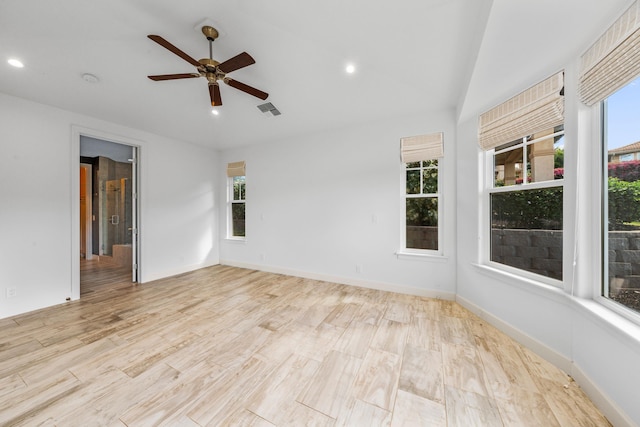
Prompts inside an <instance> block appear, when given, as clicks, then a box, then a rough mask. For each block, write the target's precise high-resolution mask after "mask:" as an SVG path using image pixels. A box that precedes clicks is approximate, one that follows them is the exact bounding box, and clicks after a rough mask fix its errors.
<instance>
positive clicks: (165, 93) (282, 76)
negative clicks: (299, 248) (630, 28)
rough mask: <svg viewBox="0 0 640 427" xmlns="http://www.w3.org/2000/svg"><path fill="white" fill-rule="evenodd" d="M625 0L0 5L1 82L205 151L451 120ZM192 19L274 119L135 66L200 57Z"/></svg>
mask: <svg viewBox="0 0 640 427" xmlns="http://www.w3.org/2000/svg"><path fill="white" fill-rule="evenodd" d="M630 3H631V1H630V0H607V1H606V2H603V1H600V0H588V1H587V0H399V1H396V2H389V1H382V0H305V1H301V0H268V1H267V0H233V1H229V0H227V1H220V0H183V1H181V2H177V1H175V0H92V1H87V0H57V1H42V0H0V52H1V58H0V59H1V60H2V61H1V62H0V92H4V93H7V94H10V95H15V96H18V97H22V98H26V99H30V100H33V101H37V102H41V103H44V104H49V105H53V106H57V107H60V108H63V109H66V110H71V111H75V112H79V113H83V114H86V115H89V116H94V117H98V118H101V119H104V120H107V121H111V122H114V123H118V124H122V125H126V126H131V127H135V128H138V129H143V130H147V131H150V132H153V133H156V134H160V135H164V136H168V137H172V138H176V139H180V140H184V141H189V142H193V143H197V144H201V145H207V146H211V147H214V148H219V149H224V148H229V147H234V146H241V145H248V144H255V143H261V142H268V141H273V140H278V139H283V138H293V137H295V136H298V135H303V134H308V133H313V132H318V131H321V130H325V129H330V128H340V127H345V126H348V125H351V124H353V123H366V122H372V121H376V120H380V119H383V118H386V117H395V116H405V115H410V114H415V113H420V112H424V113H425V114H427V113H428V112H429V111H435V110H438V111H440V110H442V109H449V108H450V109H458V111H459V112H460V114H461V115H462V116H464V115H465V114H470V112H474V111H476V110H477V109H478V108H483V107H486V106H491V105H493V104H494V103H495V102H498V101H499V100H500V99H501V98H504V96H505V94H503V93H499V91H496V90H495V88H496V87H505V91H508V90H511V89H510V87H511V88H512V87H513V86H514V85H516V86H517V85H519V84H520V82H523V84H525V86H524V87H526V83H535V80H534V81H532V82H529V80H531V79H535V78H537V79H539V78H541V73H544V72H546V71H547V69H546V68H549V70H548V71H549V74H550V73H551V72H553V71H556V70H554V69H551V68H553V67H554V66H555V65H554V64H556V63H557V64H559V65H558V66H560V67H561V66H563V64H564V62H562V61H565V62H566V58H568V57H570V56H568V55H574V54H575V52H577V51H579V49H583V48H584V47H585V45H584V43H585V38H588V37H593V31H594V30H596V31H600V29H602V28H603V26H606V25H607V24H608V23H610V22H611V21H612V20H613V19H615V17H616V16H617V15H619V14H620V12H621V11H622V10H623V9H624V7H626V6H627V5H629V4H630ZM549 11H553V12H552V13H550V12H549ZM489 12H490V13H489ZM205 19H210V20H212V21H213V22H215V24H216V25H215V26H216V27H217V28H218V30H220V31H221V33H222V36H221V37H220V38H219V39H218V40H216V42H215V43H214V55H213V56H214V58H215V59H217V60H218V61H220V62H222V61H224V60H226V59H228V58H230V57H232V56H235V55H236V54H238V53H240V52H242V51H247V52H248V53H250V54H251V55H252V56H253V57H254V58H255V60H256V64H254V65H251V66H249V67H246V68H243V69H241V70H237V71H235V72H233V73H231V74H230V77H232V78H234V79H236V80H239V81H241V82H244V83H246V84H249V85H251V86H254V87H256V88H258V89H261V90H263V91H266V92H268V93H269V94H270V96H269V99H268V100H267V101H270V102H272V103H273V104H274V105H275V106H276V107H277V108H278V109H279V110H280V111H281V112H282V115H281V116H277V117H273V116H271V115H270V114H268V113H267V114H264V113H261V112H260V111H259V110H258V109H257V108H256V106H257V105H259V104H261V103H263V102H264V101H261V100H259V99H257V98H254V97H252V96H250V95H247V94H245V93H243V92H240V91H238V90H236V89H234V88H232V87H229V86H226V85H222V87H221V92H222V100H223V106H221V107H219V110H220V115H219V116H213V115H212V114H211V111H210V110H211V108H210V106H209V96H208V92H207V84H206V80H205V79H187V80H175V81H163V82H154V81H151V80H149V79H148V78H147V77H146V76H147V75H150V74H169V73H190V72H194V71H195V68H193V66H192V65H190V64H189V63H187V62H185V61H184V60H182V59H180V58H179V57H177V56H175V55H174V54H172V53H171V52H169V51H168V50H166V49H164V48H162V47H161V46H159V45H158V44H156V43H154V42H153V41H151V40H149V39H148V38H147V37H146V36H147V35H148V34H157V35H160V36H162V37H164V38H165V39H167V40H168V41H169V42H171V43H173V44H174V45H176V46H177V47H178V48H180V49H182V50H183V51H185V52H186V53H187V54H189V55H191V56H192V57H194V58H195V59H199V58H202V57H208V42H207V41H206V39H205V38H204V36H203V35H202V34H201V33H200V29H199V25H198V24H200V23H201V22H202V21H204V20H205ZM487 19H488V21H487ZM487 22H488V26H487ZM534 23H540V25H538V26H536V25H534ZM541 37H542V39H540V38H541ZM541 40H542V43H541V42H540V41H541ZM559 40H561V42H560V43H559V44H558V43H556V45H557V46H556V45H554V44H553V43H554V42H557V41H559ZM519 43H524V44H523V45H521V44H519ZM522 46H524V48H522ZM549 46H554V47H552V48H551V49H550V48H549ZM9 57H17V58H19V59H21V60H22V61H23V62H24V63H25V68H23V69H15V68H12V67H10V66H9V65H8V64H7V63H6V60H7V59H8V58H9ZM350 62H352V63H354V64H355V65H356V67H357V71H356V73H355V74H353V75H347V74H346V73H345V72H344V68H345V66H346V64H347V63H350ZM545 67H546V68H545ZM496 70H497V71H498V72H497V73H496ZM83 73H92V74H95V75H96V76H98V77H99V78H100V82H99V83H94V84H92V83H88V82H86V81H84V80H83V79H82V77H81V76H82V74H83ZM509 85H511V86H510V87H509ZM508 95H512V94H508Z"/></svg>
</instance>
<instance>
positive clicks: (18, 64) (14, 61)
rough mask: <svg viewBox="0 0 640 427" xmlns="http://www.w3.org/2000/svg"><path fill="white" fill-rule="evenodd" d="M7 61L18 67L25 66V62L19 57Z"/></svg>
mask: <svg viewBox="0 0 640 427" xmlns="http://www.w3.org/2000/svg"><path fill="white" fill-rule="evenodd" d="M7 62H8V63H9V65H12V66H14V67H16V68H22V67H24V64H23V63H22V62H21V61H20V60H19V59H15V58H11V59H9V60H8V61H7Z"/></svg>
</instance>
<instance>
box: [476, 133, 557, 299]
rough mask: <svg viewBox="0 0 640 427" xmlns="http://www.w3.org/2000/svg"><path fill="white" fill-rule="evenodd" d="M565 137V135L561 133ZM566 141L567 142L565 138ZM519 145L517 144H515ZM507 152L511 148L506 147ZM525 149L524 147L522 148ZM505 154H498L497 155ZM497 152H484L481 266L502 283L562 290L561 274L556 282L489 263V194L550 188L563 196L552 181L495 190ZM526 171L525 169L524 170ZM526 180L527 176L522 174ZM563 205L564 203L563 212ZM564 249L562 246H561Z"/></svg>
mask: <svg viewBox="0 0 640 427" xmlns="http://www.w3.org/2000/svg"><path fill="white" fill-rule="evenodd" d="M563 133H564V131H563ZM557 135H558V133H557V132H555V133H553V134H552V135H546V136H544V137H542V138H540V139H537V140H533V141H529V143H528V144H526V145H527V146H531V145H532V144H534V143H536V142H540V141H544V140H545V139H549V138H552V137H555V136H557ZM565 141H566V138H565ZM518 145H519V144H518ZM509 148H510V149H511V148H512V147H509ZM523 149H524V146H523ZM502 151H507V149H505V150H498V153H500V152H502ZM495 153H496V151H495V150H494V149H492V150H488V151H484V152H483V154H484V177H485V182H484V185H483V191H482V194H481V198H482V200H481V203H480V207H481V215H480V217H481V218H480V222H481V227H480V230H481V231H480V251H479V253H480V263H479V265H480V266H485V267H486V268H488V269H491V270H492V271H493V273H494V275H501V274H502V275H504V277H505V279H512V278H513V277H514V276H515V277H517V276H520V277H521V278H522V279H523V280H524V281H526V282H527V283H528V284H539V285H540V286H542V287H546V286H552V287H554V288H559V289H564V274H563V280H557V279H554V278H551V277H546V276H543V275H540V274H535V273H531V272H529V271H526V270H522V269H520V268H516V267H512V266H509V265H506V264H501V263H499V262H495V261H492V260H491V202H490V198H491V194H497V193H510V192H513V191H523V190H537V189H541V188H552V187H562V191H563V195H564V190H565V185H564V179H554V180H552V181H542V182H526V179H525V180H524V181H523V183H522V184H518V185H509V186H504V187H496V188H494V187H493V185H494V180H495V176H494V174H495V168H494V164H493V162H494V156H495ZM525 155H526V150H523V158H524V156H525ZM524 170H525V171H526V168H525V169H524ZM524 176H525V178H526V173H525V174H524ZM564 207H565V204H564V203H563V211H564ZM562 228H563V230H562V231H563V239H564V234H565V231H566V224H565V217H564V213H563V227H562ZM563 249H564V245H563ZM565 255H566V254H564V250H563V260H562V261H563V272H564V263H565V259H564V258H566V256H565Z"/></svg>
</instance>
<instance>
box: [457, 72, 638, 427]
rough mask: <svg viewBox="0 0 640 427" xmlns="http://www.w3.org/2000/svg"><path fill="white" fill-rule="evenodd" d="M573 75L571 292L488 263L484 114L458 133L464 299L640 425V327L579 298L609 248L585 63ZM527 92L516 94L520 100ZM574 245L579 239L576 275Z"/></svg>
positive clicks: (569, 77) (568, 93) (567, 205)
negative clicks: (602, 250)
mask: <svg viewBox="0 0 640 427" xmlns="http://www.w3.org/2000/svg"><path fill="white" fill-rule="evenodd" d="M565 73H566V76H565V83H566V84H565V103H566V106H565V109H566V114H565V117H566V121H565V132H566V137H565V139H566V144H565V190H564V199H565V200H564V211H565V216H564V223H565V245H564V250H563V251H564V277H565V287H564V288H563V289H561V288H554V287H551V286H547V285H543V284H541V283H534V282H531V281H527V280H523V279H522V278H519V277H517V276H514V275H509V274H506V273H504V272H500V271H495V270H492V269H490V268H487V267H486V266H483V256H486V254H483V252H482V249H481V248H482V247H483V245H484V243H485V242H483V239H484V238H487V237H488V236H486V235H483V228H485V227H486V228H488V221H487V219H486V218H483V209H486V208H487V204H486V203H487V201H486V196H484V195H483V182H484V170H483V165H484V161H483V159H484V154H483V153H481V151H480V149H479V148H478V142H477V115H476V116H474V117H473V118H472V119H470V120H467V121H465V122H464V123H459V125H458V128H457V133H458V140H457V143H458V147H457V149H458V156H457V161H458V164H457V168H458V170H459V171H465V172H464V173H465V174H467V175H468V178H469V179H467V180H463V179H459V180H458V186H457V205H458V210H457V224H458V232H457V247H458V269H457V271H458V286H457V292H458V294H457V299H458V301H459V302H460V303H462V304H463V305H465V306H466V307H468V308H469V309H471V310H472V311H474V312H476V313H477V314H479V315H480V316H481V317H484V318H486V319H487V320H488V321H490V322H491V323H493V324H495V325H497V326H499V327H500V328H501V329H502V330H504V331H505V332H507V333H509V334H510V335H511V336H513V337H514V338H516V339H517V340H518V341H520V342H522V343H524V344H525V345H527V346H528V347H530V348H532V349H533V350H534V351H536V352H538V353H539V354H541V355H542V356H544V357H546V358H547V359H548V360H550V361H552V362H554V363H555V364H556V365H558V366H559V367H560V368H563V369H564V370H565V371H567V372H568V373H569V374H571V375H572V376H573V377H574V378H575V379H576V380H577V381H578V384H580V386H581V387H582V388H583V389H585V390H586V391H587V393H588V394H589V396H590V397H591V398H592V399H593V400H594V401H595V402H596V404H597V405H598V406H599V407H600V408H601V409H602V410H603V411H604V413H605V415H607V417H609V419H610V421H612V423H613V424H614V425H616V426H618V425H620V426H622V425H640V406H638V396H640V370H639V369H638V363H639V362H640V327H639V326H638V325H634V324H632V323H631V322H629V321H627V320H625V319H624V318H622V317H621V316H619V315H616V314H614V313H613V312H611V311H610V310H607V309H605V308H604V307H603V306H601V305H600V304H598V303H595V302H593V301H592V300H590V299H587V298H580V297H578V296H572V295H579V296H583V297H589V296H590V295H592V290H593V289H594V286H597V285H598V283H599V280H600V279H599V277H600V276H599V273H597V271H598V270H599V268H598V263H599V255H594V253H595V252H594V251H592V249H593V248H598V247H599V246H600V241H599V238H598V233H597V232H594V230H597V229H598V227H599V221H598V220H597V218H593V215H591V214H590V212H597V211H598V209H599V207H598V206H599V205H598V203H599V190H598V189H597V188H594V185H593V182H597V180H594V179H593V176H594V174H597V173H598V170H597V167H595V166H594V164H597V156H598V144H597V142H596V143H594V141H592V140H591V133H590V129H591V124H590V123H585V122H588V121H589V120H590V114H585V112H584V108H583V107H581V106H580V104H579V102H578V100H577V99H578V98H577V92H576V88H577V83H576V82H577V66H575V64H566V67H565ZM539 77H540V80H542V79H544V78H545V77H546V75H540V76H539ZM523 89H525V88H522V87H519V88H515V87H514V88H512V95H515V94H516V93H518V92H519V91H521V90H523ZM479 113H480V112H479ZM596 116H597V115H596ZM579 119H580V120H579ZM578 146H579V149H578ZM594 158H595V159H596V160H595V163H594V161H592V160H593V159H594ZM578 162H580V167H579V168H578ZM578 173H580V175H579V176H578V175H577V174H578ZM470 183H473V185H469V184H470ZM576 194H579V195H580V196H579V197H578V198H576ZM578 203H579V209H577V208H576V206H577V204H578ZM479 207H480V208H479ZM574 238H575V239H578V242H579V244H578V245H577V248H578V250H577V254H576V259H577V261H576V266H575V271H574V269H573V265H572V264H573V259H574ZM594 263H595V267H594ZM594 272H596V274H594Z"/></svg>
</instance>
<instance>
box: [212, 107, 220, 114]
mask: <svg viewBox="0 0 640 427" xmlns="http://www.w3.org/2000/svg"><path fill="white" fill-rule="evenodd" d="M211 114H213V115H214V116H217V115H218V114H220V111H218V110H216V109H215V108H212V109H211Z"/></svg>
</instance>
